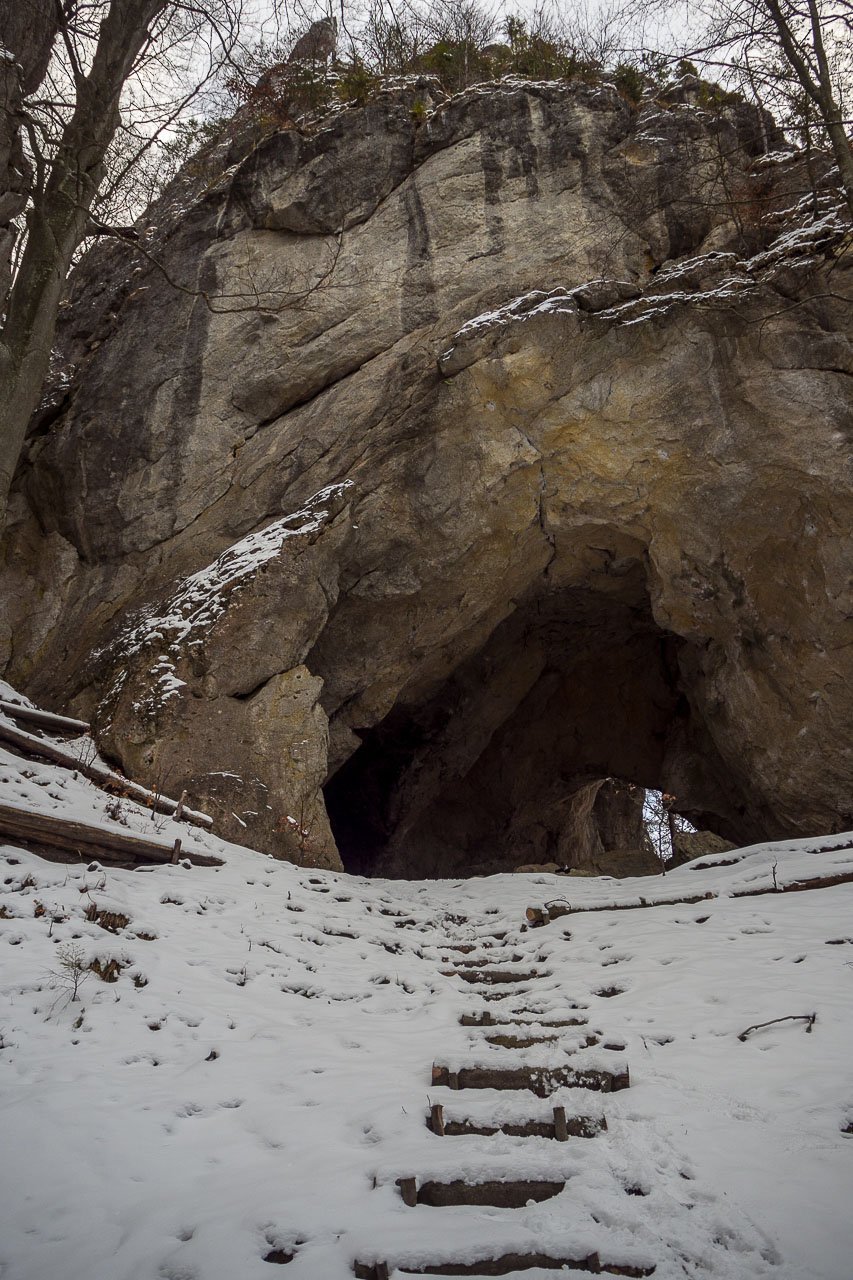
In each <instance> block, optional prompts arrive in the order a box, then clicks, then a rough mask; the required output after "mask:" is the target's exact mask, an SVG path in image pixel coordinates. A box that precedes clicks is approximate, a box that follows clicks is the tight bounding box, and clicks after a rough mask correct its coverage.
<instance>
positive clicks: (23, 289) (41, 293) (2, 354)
mask: <svg viewBox="0 0 853 1280" xmlns="http://www.w3.org/2000/svg"><path fill="white" fill-rule="evenodd" d="M165 7H166V0H112V3H111V4H110V8H109V11H108V13H107V16H106V18H105V19H104V22H103V23H102V25H101V29H100V34H99V38H98V46H97V50H96V52H95V56H94V59H93V62H92V67H91V70H90V71H89V74H88V75H87V76H83V75H82V74H78V75H77V76H76V102H75V107H74V112H73V115H72V116H71V119H70V120H69V121H68V124H67V125H66V127H65V129H64V131H63V134H62V137H61V139H60V142H59V146H58V149H57V153H56V155H55V157H53V158H52V160H50V162H49V177H48V178H47V181H46V183H45V185H44V187H43V188H42V189H40V190H37V192H36V194H35V196H34V198H33V203H32V207H31V210H30V214H29V218H28V237H27V245H26V248H25V250H24V254H23V257H22V259H21V264H20V268H19V270H18V274H17V276H16V279H15V282H14V285H13V287H12V290H11V293H10V295H9V306H8V312H7V315H6V323H5V325H4V327H3V331H2V334H0V405H2V420H0V522H2V520H3V519H4V518H5V514H6V507H7V503H8V497H9V488H10V486H11V483H12V478H13V476H14V473H15V469H16V466H17V463H18V459H19V457H20V454H21V450H22V448H23V444H24V437H25V435H26V430H27V425H28V423H29V420H30V418H31V416H32V413H33V410H34V409H35V407H36V405H37V404H38V401H39V396H40V394H41V388H42V384H43V383H44V379H45V377H46V375H47V372H48V368H49V365H50V353H51V349H52V347H53V340H54V335H55V331H56V316H57V312H58V308H59V303H60V301H61V298H62V291H63V287H64V284H65V279H66V277H67V275H68V271H69V269H70V267H71V261H72V258H73V255H74V251H75V249H76V248H77V247H78V245H79V244H80V242H81V241H82V239H83V237H84V234H85V230H86V225H87V222H88V219H89V211H90V210H91V207H92V202H93V200H94V198H95V196H96V194H97V191H98V187H99V186H100V184H101V181H102V180H103V176H104V159H105V156H106V152H107V148H108V147H109V145H110V143H111V141H112V139H113V137H114V135H115V131H116V129H117V127H118V124H119V111H118V103H119V97H120V95H121V90H122V87H123V85H124V82H125V80H126V79H127V77H128V75H129V73H130V71H131V68H132V66H133V63H134V61H135V60H136V57H137V55H138V53H139V51H140V49H141V48H142V46H143V44H144V43H145V40H146V38H147V37H148V34H149V30H150V27H151V24H152V22H153V21H154V19H155V18H156V17H157V16H158V14H159V13H161V12H162V10H163V9H164V8H165Z"/></svg>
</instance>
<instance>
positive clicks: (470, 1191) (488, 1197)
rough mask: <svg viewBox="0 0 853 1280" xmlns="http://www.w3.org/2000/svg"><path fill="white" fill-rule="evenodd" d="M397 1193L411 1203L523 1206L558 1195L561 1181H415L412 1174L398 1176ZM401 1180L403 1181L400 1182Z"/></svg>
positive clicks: (502, 1206)
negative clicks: (409, 1175)
mask: <svg viewBox="0 0 853 1280" xmlns="http://www.w3.org/2000/svg"><path fill="white" fill-rule="evenodd" d="M399 1183H400V1194H401V1196H402V1197H403V1201H404V1202H405V1203H406V1204H408V1205H410V1206H411V1207H414V1205H416V1204H425V1205H429V1206H430V1207H432V1208H433V1209H444V1208H446V1207H448V1206H449V1205H460V1204H467V1205H492V1206H494V1207H495V1208H496V1209H523V1208H524V1206H525V1205H526V1204H527V1203H528V1201H530V1200H536V1201H537V1202H539V1201H541V1200H550V1199H552V1197H553V1196H558V1195H559V1194H560V1192H561V1191H562V1190H563V1188H564V1187H565V1185H566V1184H565V1181H560V1182H543V1181H539V1180H537V1181H516V1182H498V1181H495V1182H466V1181H465V1180H464V1178H455V1179H454V1180H453V1181H452V1182H420V1183H419V1182H418V1181H417V1180H416V1179H415V1178H401V1179H399ZM403 1184H405V1185H403Z"/></svg>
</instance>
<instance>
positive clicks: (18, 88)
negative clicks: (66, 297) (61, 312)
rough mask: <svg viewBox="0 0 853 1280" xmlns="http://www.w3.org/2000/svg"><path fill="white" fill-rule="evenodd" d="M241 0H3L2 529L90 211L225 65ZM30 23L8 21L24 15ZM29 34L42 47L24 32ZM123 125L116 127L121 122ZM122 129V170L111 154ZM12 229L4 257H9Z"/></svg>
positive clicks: (0, 85)
mask: <svg viewBox="0 0 853 1280" xmlns="http://www.w3.org/2000/svg"><path fill="white" fill-rule="evenodd" d="M241 5H242V0H63V2H62V3H57V2H55V0H0V38H2V40H3V43H4V50H3V53H2V55H0V64H2V65H0V70H1V71H2V80H0V95H2V96H0V214H2V211H4V209H5V210H8V209H9V202H8V201H7V200H5V199H4V197H5V195H6V194H8V192H9V190H11V192H12V196H13V199H12V202H11V206H12V207H11V217H12V219H14V218H15V217H16V216H17V217H20V215H21V214H25V216H26V229H25V232H24V233H23V234H21V235H19V236H18V238H17V245H14V251H15V253H16V255H17V256H16V260H15V261H14V264H13V270H9V269H8V267H7V272H6V278H5V279H6V288H5V290H4V291H3V294H2V296H0V307H2V312H3V317H2V328H0V414H2V418H1V419H0V441H2V447H0V521H2V520H3V519H4V517H5V511H6V504H7V501H8V492H9V486H10V484H11V480H12V476H13V474H14V470H15V466H16V463H17V461H18V457H19V455H20V451H21V448H22V445H23V441H24V436H25V432H26V429H27V425H28V422H29V419H30V416H31V414H32V412H33V409H34V408H35V406H36V404H37V402H38V399H39V395H40V392H41V386H42V383H43V381H44V378H45V375H46V373H47V370H48V365H49V360H50V353H51V347H52V345H53V339H54V332H55V326H56V316H57V311H58V308H59V304H60V301H61V298H62V293H63V288H64V285H65V280H66V277H67V274H68V271H69V269H70V266H71V264H72V262H73V260H74V256H75V254H76V253H77V252H78V250H79V248H80V245H81V244H82V243H83V241H84V239H85V238H86V236H87V234H88V232H89V230H90V227H91V221H90V220H91V214H92V210H93V207H94V206H95V205H96V203H97V202H98V201H99V200H100V201H101V203H102V204H103V203H104V196H105V188H106V190H107V194H108V193H109V190H110V189H111V190H112V191H113V192H115V191H118V190H120V188H121V183H122V181H124V180H125V179H126V176H127V173H128V172H129V171H130V169H131V168H132V165H133V163H134V162H135V160H136V159H138V156H139V153H140V152H142V151H144V150H146V149H147V148H149V147H150V146H151V145H152V144H153V142H154V141H155V140H156V137H157V135H158V133H160V132H162V131H163V130H164V129H166V128H168V126H169V124H170V122H172V121H174V120H175V119H176V118H178V116H179V115H180V112H181V111H182V110H183V109H184V108H185V106H186V104H187V103H188V102H189V101H191V100H192V98H193V96H194V95H195V94H197V93H198V92H199V91H200V88H201V87H202V86H203V85H204V84H205V83H206V82H207V81H208V80H209V79H210V77H211V76H212V75H213V73H214V71H215V70H216V69H217V68H218V67H220V66H221V65H222V63H223V61H225V60H227V59H228V58H229V56H230V54H231V52H232V50H233V49H234V47H235V45H236V42H237V40H238V38H239V32H240V26H241V18H242V10H241ZM19 6H22V7H23V9H24V10H27V9H28V10H29V11H30V13H31V17H32V22H31V24H29V25H28V24H27V23H23V22H20V21H18V20H12V18H11V17H10V14H15V15H17V16H18V17H19V16H20V7H19ZM33 32H36V34H37V36H38V39H37V42H36V44H37V48H36V47H34V42H33V38H32V33H33ZM123 118H124V120H123ZM122 130H124V141H125V142H127V141H128V139H129V138H132V137H134V136H135V137H136V141H137V146H136V147H135V155H134V154H132V153H133V152H134V147H133V146H132V145H130V146H127V147H126V148H125V153H126V154H125V157H124V161H123V163H119V164H118V165H115V164H114V165H113V166H112V169H111V170H110V166H109V158H110V150H111V148H112V147H113V146H114V144H115V141H116V138H117V136H120V135H121V131H122ZM15 238H16V237H15V229H14V226H12V225H11V224H10V222H7V224H6V235H5V245H4V244H3V243H2V235H0V247H5V248H6V250H7V253H8V251H9V250H11V249H13V242H14V240H15Z"/></svg>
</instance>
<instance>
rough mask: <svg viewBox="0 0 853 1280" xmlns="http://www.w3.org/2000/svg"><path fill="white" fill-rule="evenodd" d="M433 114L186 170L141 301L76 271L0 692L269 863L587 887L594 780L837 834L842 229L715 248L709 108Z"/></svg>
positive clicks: (371, 117)
mask: <svg viewBox="0 0 853 1280" xmlns="http://www.w3.org/2000/svg"><path fill="white" fill-rule="evenodd" d="M430 94H432V95H433V96H432V97H430ZM437 96H438V95H437V94H436V93H435V91H434V89H432V88H431V87H430V86H429V85H420V86H414V87H409V88H406V87H404V88H402V89H400V90H399V91H397V92H395V93H388V94H386V95H384V96H380V98H379V99H378V100H377V101H375V102H373V103H371V104H370V105H368V106H367V107H365V108H362V109H359V110H352V111H345V112H341V113H340V114H339V115H338V116H336V117H335V118H333V119H332V120H331V121H329V122H327V123H326V125H325V126H324V127H323V128H322V129H319V130H317V131H316V132H315V133H313V134H310V135H309V134H306V135H303V134H300V133H298V132H296V131H295V130H290V131H282V132H278V133H274V134H272V135H270V136H268V137H266V138H263V139H261V140H260V141H257V142H256V144H255V145H254V146H253V147H252V148H251V149H250V150H249V151H248V154H245V150H246V149H245V147H242V148H241V146H240V145H239V144H238V143H234V144H230V146H229V144H227V143H223V144H221V145H220V147H219V148H218V149H217V148H214V149H212V150H209V151H208V153H206V154H205V155H203V156H202V157H200V158H199V160H198V161H196V162H195V167H194V168H193V167H190V169H189V170H188V171H187V172H186V173H185V174H184V176H183V178H182V179H181V180H180V181H179V183H178V184H177V186H176V188H175V189H174V190H173V191H172V192H171V193H169V194H168V195H167V197H166V198H165V200H164V201H163V202H162V203H161V206H160V207H159V208H157V209H155V210H154V211H153V213H152V215H151V222H152V230H151V231H150V233H149V234H148V238H147V248H148V251H149V253H150V254H151V256H152V257H154V258H156V259H157V260H158V261H159V262H160V263H161V264H162V266H163V268H165V271H163V270H159V269H157V268H155V267H154V266H152V265H151V264H150V262H149V261H148V260H145V259H139V258H134V257H133V255H132V253H131V251H129V250H126V249H124V248H122V247H120V246H114V247H112V248H101V249H99V250H98V251H97V252H95V253H93V254H92V255H91V256H90V259H89V260H88V261H87V262H86V263H85V264H84V265H83V267H82V269H81V270H80V272H79V273H78V277H77V279H76V282H75V285H74V289H73V296H72V301H71V305H70V306H69V307H68V308H67V312H66V316H65V319H64V322H63V325H62V331H61V335H60V347H59V357H58V366H57V376H56V379H55V382H54V384H53V386H52V387H51V388H50V389H49V393H48V396H47V398H46V400H45V404H44V407H43V410H42V412H41V414H40V416H39V417H38V419H37V421H36V423H35V424H34V429H33V435H32V438H31V444H30V448H29V453H28V457H27V459H26V461H25V464H24V465H23V467H22V470H21V473H20V476H19V484H18V489H17V495H16V499H15V506H14V518H13V522H12V525H11V527H10V532H9V535H8V539H7V553H6V565H5V570H4V579H3V592H4V598H5V599H6V601H7V602H8V604H9V609H8V614H7V636H6V638H7V643H8V677H9V678H10V679H13V680H15V681H16V682H17V683H18V684H19V685H20V686H22V687H23V688H24V689H25V690H26V692H28V693H29V694H31V695H33V696H36V697H39V698H42V699H43V700H45V701H46V702H48V703H51V704H54V705H57V706H58V705H62V706H65V707H69V708H71V709H72V710H74V711H76V712H78V713H83V714H92V715H94V717H95V721H96V724H97V727H98V731H99V734H100V737H101V740H102V742H103V745H104V747H105V749H107V750H108V751H109V752H110V753H111V754H113V755H114V756H115V757H116V758H117V759H118V760H120V761H121V763H122V764H123V766H124V767H125V768H126V769H127V770H128V771H129V772H130V773H131V774H132V775H134V776H141V777H144V778H148V779H151V778H158V779H159V780H161V782H162V785H163V786H164V787H165V788H166V789H167V790H172V791H180V790H181V789H183V788H187V789H188V790H189V791H190V793H191V795H192V797H193V799H194V800H196V801H198V802H201V803H205V804H207V805H208V806H209V807H210V809H211V811H212V812H214V813H215V814H216V816H217V819H218V822H219V824H220V829H221V831H222V833H223V834H226V835H229V836H231V837H232V838H237V839H240V840H241V841H243V842H248V843H249V844H252V845H254V846H256V847H258V848H261V849H267V850H269V851H271V852H274V853H276V854H278V855H280V856H286V857H291V858H293V859H295V860H297V861H300V862H305V863H308V864H310V865H325V866H339V865H340V862H339V857H342V858H343V862H344V865H346V866H347V868H348V869H350V870H355V871H360V872H363V873H366V874H388V875H415V876H420V875H434V874H449V875H458V874H467V873H471V872H482V871H494V870H499V869H511V868H512V867H514V866H516V865H518V864H521V863H535V864H543V863H548V862H557V863H559V864H560V865H571V866H575V867H584V866H587V867H589V866H593V865H595V866H599V867H600V866H601V865H602V862H601V859H602V855H603V854H604V853H605V852H606V850H607V849H615V850H620V849H622V850H624V849H630V848H639V847H640V845H641V819H640V801H639V800H638V799H637V798H636V795H635V794H634V793H630V792H628V791H627V790H626V788H625V787H624V786H623V783H633V784H637V786H638V787H639V788H643V787H655V788H660V789H662V790H665V791H667V792H669V793H671V794H673V795H675V796H676V797H677V803H676V807H677V809H678V810H679V811H680V812H682V813H684V814H686V815H687V816H688V817H689V818H690V819H691V821H693V823H694V824H695V825H696V826H698V827H701V828H707V829H710V830H713V831H716V832H718V833H719V834H720V835H721V836H723V837H725V838H726V839H730V840H733V841H735V842H739V843H743V842H746V841H750V840H753V839H758V838H763V837H774V838H777V837H782V836H786V835H795V834H798V833H800V832H806V831H814V830H815V829H821V830H838V829H842V828H843V827H845V826H849V825H850V824H851V823H853V770H852V769H851V763H853V762H851V748H850V727H851V720H853V680H851V674H853V671H851V668H853V645H851V625H850V618H851V613H853V597H851V587H850V544H849V529H850V528H851V525H853V503H851V466H850V436H851V373H853V350H851V343H850V332H849V329H850V320H849V317H850V294H851V292H853V289H852V288H851V272H850V271H849V269H848V266H849V263H850V261H851V257H850V255H849V254H848V253H846V251H845V245H846V241H845V233H844V229H843V227H839V226H838V225H837V224H836V223H834V222H833V218H832V217H831V216H830V215H827V217H826V218H824V219H823V221H822V223H820V224H819V225H818V226H817V227H815V228H813V229H812V231H811V232H810V233H809V235H805V234H803V235H801V236H800V237H799V239H795V241H794V242H793V243H792V242H791V238H790V237H789V242H787V243H786V244H785V245H784V246H782V247H780V248H779V249H776V250H774V249H770V250H769V251H767V252H765V253H763V254H758V255H757V256H755V255H754V256H752V257H751V258H750V257H748V256H747V254H748V251H749V250H750V249H754V248H755V245H754V244H753V245H750V243H749V237H750V236H751V235H752V230H751V229H750V227H749V226H748V225H745V223H744V214H743V210H744V209H746V208H747V207H751V206H750V205H749V201H750V200H751V199H752V195H751V194H750V193H751V192H752V187H751V186H750V182H751V181H752V179H751V178H750V176H749V174H750V171H751V166H752V165H753V162H754V160H755V157H756V156H757V155H758V154H759V152H760V151H761V149H762V145H763V143H762V128H761V127H759V126H760V125H761V124H762V122H761V121H759V120H758V117H757V115H756V113H754V112H752V111H750V110H749V109H748V108H746V107H745V106H739V107H734V108H726V109H724V110H723V111H722V112H721V113H717V114H712V113H709V112H707V111H705V110H702V109H700V108H698V107H696V106H694V105H690V104H689V103H678V102H671V103H669V104H660V103H651V102H648V103H644V104H641V106H640V108H639V109H636V110H635V109H633V108H631V107H630V106H629V104H627V103H626V102H625V101H623V100H622V98H620V96H619V95H618V94H617V92H616V91H615V89H614V88H613V87H612V86H611V85H608V84H598V85H583V84H580V83H572V84H568V85H567V84H548V85H524V84H518V83H507V82H502V83H501V84H500V85H498V86H491V87H487V88H482V89H479V90H476V91H469V92H468V93H466V94H463V95H460V96H459V97H456V98H453V99H450V100H448V101H446V102H439V101H437ZM416 98H420V99H421V100H422V101H424V100H426V103H427V106H428V108H429V109H428V110H427V111H426V112H424V111H422V110H421V109H420V108H418V109H417V110H415V111H414V112H413V110H412V104H413V102H414V101H415V99H416ZM767 129H768V123H767V121H766V119H765V121H764V122H763V132H764V133H766V132H767ZM770 136H771V142H773V141H774V138H773V135H772V132H771V135H770ZM775 140H776V141H778V139H775ZM765 170H766V166H765ZM765 170H762V173H763V177H762V181H763V182H765V184H766V181H767V178H766V172H765ZM733 191H734V192H738V191H740V192H745V193H746V194H745V195H744V196H743V198H742V200H741V202H740V203H737V204H736V207H735V211H734V213H733V212H732V205H731V203H730V200H731V192H733ZM724 197H725V198H724ZM809 236H810V237H811V238H809ZM176 285H177V286H180V287H175V286H176ZM607 779H618V780H620V781H619V782H618V783H616V782H605V780H607ZM637 794H639V793H637Z"/></svg>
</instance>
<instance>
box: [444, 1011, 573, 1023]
mask: <svg viewBox="0 0 853 1280" xmlns="http://www.w3.org/2000/svg"><path fill="white" fill-rule="evenodd" d="M459 1022H460V1024H461V1026H463V1027H585V1026H586V1022H587V1020H586V1018H556V1019H554V1018H552V1019H550V1020H546V1019H544V1018H543V1019H539V1018H537V1019H533V1018H522V1017H518V1018H495V1017H494V1016H493V1015H492V1014H491V1013H489V1011H488V1009H486V1010H484V1011H483V1013H463V1014H462V1017H461V1018H460V1019H459Z"/></svg>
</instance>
